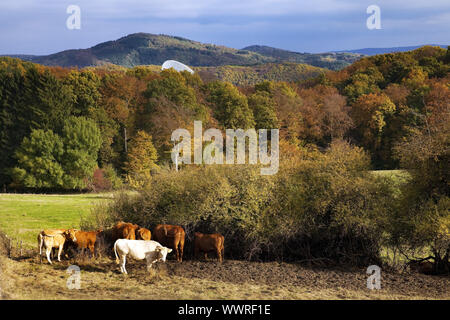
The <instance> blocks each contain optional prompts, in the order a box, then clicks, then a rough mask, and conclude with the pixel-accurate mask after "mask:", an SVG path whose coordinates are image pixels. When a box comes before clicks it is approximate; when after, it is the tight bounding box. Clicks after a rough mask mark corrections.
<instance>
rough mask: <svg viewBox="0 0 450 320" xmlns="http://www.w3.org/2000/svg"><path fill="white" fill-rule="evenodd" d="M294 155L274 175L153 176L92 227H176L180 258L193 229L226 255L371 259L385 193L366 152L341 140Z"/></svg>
mask: <svg viewBox="0 0 450 320" xmlns="http://www.w3.org/2000/svg"><path fill="white" fill-rule="evenodd" d="M297 156H298V159H296V160H295V161H291V162H289V163H287V162H286V163H284V165H283V166H282V168H281V169H280V172H279V173H278V174H277V175H274V176H262V175H260V172H259V169H258V168H257V167H255V166H247V165H239V166H233V167H231V166H205V167H194V166H192V167H186V168H185V169H184V170H182V171H180V172H173V171H171V172H170V171H161V172H160V173H159V174H157V175H156V176H155V177H154V179H152V183H151V185H150V186H149V187H148V188H146V189H145V190H143V191H141V192H140V193H138V194H132V195H129V194H128V195H127V194H122V195H120V196H118V197H117V198H116V200H115V201H114V202H113V204H112V205H111V206H110V207H108V208H106V211H103V212H100V211H99V212H97V223H98V224H102V225H103V226H108V225H110V224H112V222H114V221H116V220H119V219H121V220H125V221H130V222H133V223H137V224H139V225H142V226H145V227H148V228H153V227H154V226H155V225H156V224H158V223H169V224H179V225H182V226H183V227H184V228H185V230H186V233H187V239H188V242H187V247H186V250H185V252H186V253H187V254H188V255H189V251H190V250H192V249H191V246H192V245H191V244H190V243H191V242H190V240H192V238H193V232H194V231H201V232H206V233H210V232H219V233H221V234H223V235H224V236H225V243H226V244H225V247H226V249H225V252H226V256H227V257H229V258H244V259H263V260H272V259H283V260H299V259H308V260H309V259H317V260H324V261H334V262H343V263H355V264H365V265H367V263H372V262H376V261H378V257H379V250H380V245H381V242H380V241H381V237H380V230H379V229H380V227H381V226H382V224H383V223H382V221H383V219H382V213H383V212H384V211H385V209H386V208H385V206H387V205H388V204H389V199H390V193H389V189H388V187H387V186H385V185H384V184H383V182H382V181H380V180H379V179H377V178H376V177H373V176H371V175H368V174H367V173H366V170H367V168H368V165H369V161H368V157H367V155H366V154H365V153H364V152H362V150H361V149H359V148H353V147H351V146H349V145H348V144H346V143H343V142H341V143H334V144H333V145H332V146H331V148H330V149H329V150H328V151H326V152H325V153H324V154H321V153H319V152H316V151H312V152H303V153H301V154H299V155H297ZM102 213H103V214H102Z"/></svg>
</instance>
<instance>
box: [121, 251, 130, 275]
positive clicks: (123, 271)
mask: <svg viewBox="0 0 450 320" xmlns="http://www.w3.org/2000/svg"><path fill="white" fill-rule="evenodd" d="M121 259H122V265H121V266H120V267H121V269H122V273H125V274H128V272H127V269H125V264H126V263H127V256H125V255H123V256H121Z"/></svg>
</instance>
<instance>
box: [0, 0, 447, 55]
mask: <svg viewBox="0 0 450 320" xmlns="http://www.w3.org/2000/svg"><path fill="white" fill-rule="evenodd" d="M373 4H375V5H378V6H379V7H380V9H381V27H382V29H380V30H369V29H367V27H366V20H367V18H368V17H369V14H367V13H366V9H367V7H368V6H369V5H373ZM69 5H78V6H79V7H80V8H81V29H80V30H69V29H67V27H66V20H67V18H68V17H69V14H67V13H66V9H67V7H68V6H69ZM0 30H1V31H0V54H13V53H15V54H49V53H55V52H58V51H62V50H66V49H78V48H88V47H91V46H93V45H95V44H98V43H100V42H104V41H108V40H115V39H118V38H120V37H122V36H125V35H127V34H130V33H136V32H148V33H155V34H161V33H162V34H169V35H176V36H181V37H185V38H188V39H192V40H196V41H200V42H205V43H214V44H218V45H225V46H230V47H233V48H242V47H245V46H248V45H253V44H260V45H268V46H273V47H277V48H282V49H287V50H292V51H299V52H325V51H332V50H345V49H359V48H367V47H397V46H410V45H419V44H427V43H435V44H444V45H447V44H450V0H421V1H418V0H409V1H408V0H382V1H375V0H361V1H351V0H308V1H305V0H226V1H224V0H184V1H182V0H122V1H119V0H68V1H67V0H3V1H2V3H0Z"/></svg>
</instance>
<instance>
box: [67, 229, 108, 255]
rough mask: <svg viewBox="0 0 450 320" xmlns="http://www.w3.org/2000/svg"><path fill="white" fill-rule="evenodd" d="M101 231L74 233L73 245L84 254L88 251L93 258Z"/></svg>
mask: <svg viewBox="0 0 450 320" xmlns="http://www.w3.org/2000/svg"><path fill="white" fill-rule="evenodd" d="M102 232H103V230H101V229H100V230H97V231H79V230H77V231H76V233H75V236H76V241H73V243H74V245H75V246H76V247H77V248H78V249H81V251H82V252H84V250H85V249H89V251H90V252H91V257H95V243H96V241H97V236H98V234H100V233H102Z"/></svg>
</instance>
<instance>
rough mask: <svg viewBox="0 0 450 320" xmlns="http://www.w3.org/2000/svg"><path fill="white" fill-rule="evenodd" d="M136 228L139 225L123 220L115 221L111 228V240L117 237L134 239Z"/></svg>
mask: <svg viewBox="0 0 450 320" xmlns="http://www.w3.org/2000/svg"><path fill="white" fill-rule="evenodd" d="M137 228H139V226H138V225H136V224H132V223H128V222H123V221H120V222H117V223H116V224H115V225H114V227H113V230H112V237H113V241H116V240H117V239H128V240H135V239H136V233H135V232H136V229H137Z"/></svg>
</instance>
